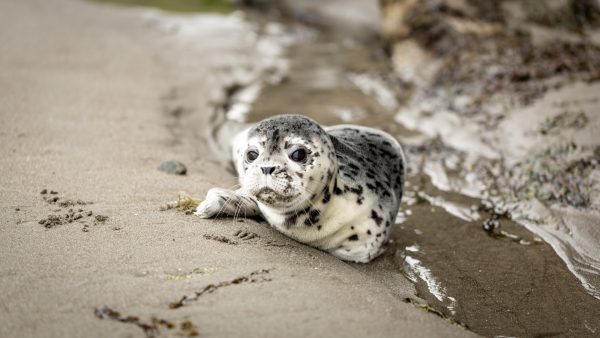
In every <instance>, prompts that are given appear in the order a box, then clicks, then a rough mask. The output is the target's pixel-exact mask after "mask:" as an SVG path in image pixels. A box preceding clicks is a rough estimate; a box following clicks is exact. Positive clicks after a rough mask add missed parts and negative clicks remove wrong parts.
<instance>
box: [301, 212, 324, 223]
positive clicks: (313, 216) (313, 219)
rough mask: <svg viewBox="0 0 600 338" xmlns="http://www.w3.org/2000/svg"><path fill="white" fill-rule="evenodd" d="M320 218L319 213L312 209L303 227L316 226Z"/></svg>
mask: <svg viewBox="0 0 600 338" xmlns="http://www.w3.org/2000/svg"><path fill="white" fill-rule="evenodd" d="M320 217H321V213H320V212H319V210H316V209H313V210H311V211H309V212H308V217H307V218H306V220H305V221H304V225H307V226H311V225H313V224H317V223H318V222H319V218H320Z"/></svg>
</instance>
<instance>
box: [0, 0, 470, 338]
mask: <svg viewBox="0 0 600 338" xmlns="http://www.w3.org/2000/svg"><path fill="white" fill-rule="evenodd" d="M211 20H212V21H214V22H215V26H214V27H215V28H214V30H213V31H210V30H208V31H207V32H206V34H205V37H204V38H200V39H198V40H197V41H196V43H194V44H190V43H189V41H188V42H185V41H184V40H181V39H177V38H175V36H174V35H169V34H167V33H165V32H166V30H165V29H164V27H162V28H160V27H159V26H160V25H154V24H152V23H151V21H152V20H148V19H147V18H143V16H140V15H139V12H138V11H136V10H122V9H115V8H112V7H103V6H98V5H95V4H91V3H85V2H79V1H74V0H73V1H67V0H61V1H58V0H57V1H52V2H49V1H43V0H31V1H18V0H13V1H8V0H7V1H2V2H0V45H1V52H0V93H1V94H0V142H1V144H2V147H0V157H1V158H2V160H1V161H0V168H1V173H2V174H1V175H0V217H1V219H2V222H1V224H0V248H1V249H0V250H1V252H0V257H1V259H0V290H1V292H0V336H1V337H83V336H85V337H107V336H112V337H142V336H144V332H143V331H142V329H141V328H140V327H138V326H136V325H134V324H123V323H118V322H115V321H112V320H101V319H99V318H97V317H96V316H95V315H94V309H96V308H101V307H102V306H105V305H106V306H108V307H110V308H112V309H114V310H117V311H119V312H121V313H122V314H123V315H132V316H133V315H135V316H139V320H140V321H143V322H148V323H149V322H150V318H151V317H152V316H155V317H157V318H162V319H165V320H167V321H170V322H173V323H175V324H178V325H179V324H181V323H182V321H184V322H183V324H184V325H183V328H181V327H178V328H174V329H167V328H166V325H163V324H160V323H159V324H156V325H157V326H158V327H160V328H161V332H163V333H165V334H167V333H168V334H174V333H177V332H179V333H182V334H187V335H190V334H192V333H194V332H195V331H197V332H198V333H199V334H200V335H201V336H281V335H283V334H285V335H286V336H298V337H300V336H325V335H327V336H356V337H359V336H367V335H369V336H394V337H397V336H411V337H414V336H427V337H429V336H444V337H451V336H467V335H470V333H469V332H468V331H465V330H463V329H462V328H460V327H458V326H456V325H453V324H450V323H449V322H447V321H444V320H443V319H441V318H439V317H436V316H434V315H432V314H429V313H426V312H423V311H421V310H419V309H417V308H415V307H414V306H412V305H409V304H407V303H404V302H403V301H402V299H403V297H406V296H410V295H412V294H413V292H414V290H413V289H412V286H411V284H410V283H408V282H407V281H406V279H405V278H404V277H403V276H402V275H401V274H400V273H398V272H394V269H393V268H390V269H386V262H385V261H378V262H377V263H375V264H372V265H369V266H357V265H352V264H346V263H344V262H341V261H339V260H337V259H336V258H334V257H332V256H329V255H327V254H325V253H323V252H319V251H317V250H314V249H311V248H308V247H306V246H303V245H300V244H297V243H295V242H293V241H291V240H289V239H287V238H285V237H283V236H282V235H280V234H278V233H276V232H275V231H273V230H271V229H269V228H267V227H266V226H264V225H261V224H258V223H256V222H252V221H245V222H235V221H233V220H231V219H225V220H217V221H214V220H209V221H206V220H200V219H197V218H195V217H193V216H188V215H184V214H183V213H177V212H175V211H165V212H161V211H159V206H160V205H161V204H163V203H164V202H166V201H167V200H170V199H172V198H173V197H174V196H175V195H176V193H177V192H178V191H187V192H189V193H191V194H193V195H196V196H202V195H204V193H205V192H206V191H207V190H208V189H209V188H210V187H213V186H231V185H233V184H234V183H235V182H234V178H233V177H232V176H230V175H229V174H226V173H224V171H223V169H222V168H221V167H220V166H219V165H218V163H217V161H215V160H214V159H213V156H212V155H211V154H210V152H209V151H208V148H207V145H206V139H207V134H208V132H209V130H208V128H207V125H208V122H209V118H210V115H211V111H212V110H211V108H210V104H209V98H210V96H209V95H208V93H210V92H211V91H212V90H214V88H215V86H219V84H220V83H221V82H220V81H221V79H220V75H219V73H218V71H217V70H218V69H219V67H222V66H223V63H224V61H223V60H227V59H235V57H236V54H237V53H240V52H243V50H242V49H243V47H244V44H242V43H240V40H239V39H240V37H239V36H237V35H236V34H235V29H233V28H232V29H231V31H228V28H227V27H229V26H228V25H229V23H231V22H230V21H231V20H233V21H235V20H234V19H229V20H230V21H227V20H225V23H223V22H222V21H223V19H222V18H220V17H215V16H207V17H206V21H205V22H212V21H211ZM220 20H221V21H220ZM236 20H237V19H236ZM207 27H208V26H207ZM217 32H219V33H221V34H220V35H219V34H216V33H217ZM230 33H231V34H230ZM246 61H248V62H251V60H246ZM172 158H174V159H178V160H180V161H182V162H184V163H186V164H187V165H188V175H187V176H183V177H180V176H172V175H168V174H165V173H163V172H160V171H158V170H156V167H157V166H158V164H159V163H160V162H161V161H163V160H168V159H172ZM43 189H49V191H50V190H55V191H57V192H58V194H57V195H40V191H42V190H43ZM44 196H54V197H59V200H58V202H61V201H64V200H67V199H73V200H78V199H81V200H83V201H90V202H93V204H88V205H81V206H79V205H75V206H70V207H60V206H59V205H57V204H52V203H48V202H47V201H44V200H43V197H44ZM69 208H72V209H74V212H75V213H76V214H77V213H78V209H79V208H81V209H82V210H84V216H83V217H82V218H81V219H78V220H75V221H73V222H72V223H66V224H62V225H58V226H55V227H53V228H51V229H47V228H45V227H44V226H43V225H40V224H38V221H39V220H41V219H43V218H46V217H47V216H48V215H55V214H56V215H64V214H65V213H68V209H69ZM17 209H18V210H17ZM56 210H58V211H56ZM87 211H92V212H93V215H92V216H87V214H86V213H85V212H87ZM96 215H105V216H108V220H106V221H104V222H102V221H98V220H96V219H95V216H96ZM80 222H83V223H80ZM85 224H87V228H86V226H85ZM83 229H86V230H87V232H86V231H82V230H83ZM238 230H243V231H249V232H253V233H256V237H254V238H251V239H243V238H238V237H240V236H239V235H238V236H237V237H236V236H234V234H235V233H236V232H237V231H238ZM204 235H207V236H206V237H205V236H204ZM211 236H213V237H214V236H224V237H226V238H228V239H230V240H231V241H234V242H235V243H237V244H227V243H223V242H222V241H219V240H214V239H210V237H211ZM207 237H208V238H207ZM217 239H218V237H217ZM263 269H267V270H268V271H269V272H268V273H262V274H258V275H255V276H253V277H249V279H248V280H244V279H242V280H237V282H239V283H237V284H231V285H229V284H222V285H224V286H223V287H221V288H217V289H215V290H212V289H209V291H211V290H212V291H214V292H212V293H205V294H203V295H201V296H200V297H199V298H198V300H197V301H194V302H190V303H189V304H188V305H186V306H184V307H182V308H179V309H169V303H171V302H175V301H178V300H179V299H180V298H181V297H182V296H184V295H191V294H193V293H194V292H196V291H201V290H202V289H203V288H204V287H205V286H207V285H209V284H211V283H213V284H215V283H219V282H226V281H231V280H233V279H234V278H236V277H240V276H247V275H248V274H250V273H251V272H253V271H261V270H263ZM245 281H246V282H245ZM251 281H254V282H251ZM390 286H391V287H390ZM104 313H105V314H106V311H105V312H104ZM185 320H189V321H190V322H191V323H192V324H188V323H187V322H185ZM132 321H133V319H132ZM146 333H147V334H151V333H152V332H151V330H146Z"/></svg>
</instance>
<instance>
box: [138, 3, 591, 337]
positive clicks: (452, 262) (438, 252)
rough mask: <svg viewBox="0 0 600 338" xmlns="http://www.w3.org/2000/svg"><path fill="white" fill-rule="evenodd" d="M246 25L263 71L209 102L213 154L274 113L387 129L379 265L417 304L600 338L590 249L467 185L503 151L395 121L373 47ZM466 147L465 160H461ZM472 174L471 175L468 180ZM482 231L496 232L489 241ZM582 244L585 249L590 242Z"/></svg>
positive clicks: (479, 322) (531, 329) (484, 327)
mask: <svg viewBox="0 0 600 338" xmlns="http://www.w3.org/2000/svg"><path fill="white" fill-rule="evenodd" d="M128 2H131V1H128ZM251 17H252V18H253V20H252V21H254V22H255V23H256V25H257V26H258V29H256V30H254V29H253V27H251V25H249V27H250V28H252V29H253V30H252V31H251V32H250V33H249V36H250V38H251V39H254V40H255V41H256V45H257V46H259V47H260V48H258V49H259V52H260V53H261V55H262V60H263V61H264V62H261V63H260V64H258V65H256V64H251V65H249V64H243V65H240V67H238V68H236V67H233V69H229V70H228V71H229V72H230V73H231V78H232V80H231V85H230V86H228V87H227V88H225V90H224V93H222V95H221V96H220V97H219V98H218V99H215V102H217V103H216V104H215V107H216V108H215V116H214V117H215V118H214V120H213V125H212V126H211V128H213V130H214V133H213V135H214V136H215V140H214V141H215V142H214V143H215V147H217V148H218V146H219V145H220V144H222V143H223V141H224V140H227V139H229V138H230V136H231V135H232V134H233V133H235V131H237V130H239V128H241V127H242V126H243V125H242V124H241V123H240V122H255V121H258V120H261V119H263V118H265V117H268V116H272V115H276V114H281V113H299V114H305V115H307V116H310V117H312V118H314V119H315V120H317V121H319V122H320V123H323V124H327V125H331V124H338V123H354V124H361V125H366V126H371V127H377V128H380V129H383V130H385V131H387V132H389V133H391V134H392V135H394V136H396V137H397V138H398V139H399V140H401V141H403V143H404V145H405V148H406V151H407V155H408V161H409V163H408V169H409V176H408V181H407V187H406V192H405V197H404V199H403V204H402V207H401V210H402V211H401V214H400V215H399V217H398V220H397V225H396V227H395V230H394V232H393V234H392V241H391V243H390V246H389V248H388V251H387V253H386V254H385V255H384V256H383V257H382V258H380V259H381V260H384V261H388V262H394V263H395V265H396V267H397V269H398V271H402V272H403V273H404V274H405V275H406V277H407V278H408V279H409V280H411V281H412V282H413V283H414V284H415V286H416V288H417V290H418V296H419V297H420V298H422V299H424V300H426V301H427V302H428V303H429V305H430V306H432V307H433V308H434V309H435V310H436V311H439V313H440V315H442V316H445V317H448V318H451V319H453V320H455V321H457V322H459V323H463V324H465V325H467V326H468V327H469V328H470V329H471V330H473V331H474V332H477V333H479V334H483V335H486V336H496V335H516V336H524V335H525V336H534V335H540V336H550V335H569V336H570V335H582V336H585V335H594V334H598V333H600V324H599V323H598V320H597V318H600V301H598V300H597V299H595V298H593V297H592V296H590V294H588V293H586V289H584V287H583V286H582V282H583V283H588V285H587V287H588V291H590V290H591V291H593V290H594V288H598V280H597V279H593V277H594V276H596V277H597V276H598V274H597V270H598V269H597V268H596V270H594V268H593V266H592V269H586V267H589V266H591V263H590V262H592V263H593V262H597V261H594V260H593V259H594V256H593V250H592V251H590V252H592V254H591V255H588V256H589V257H588V256H582V255H581V254H580V253H581V252H582V250H581V248H585V247H582V246H581V245H580V244H581V241H578V238H576V237H573V236H572V235H571V234H570V233H569V231H563V230H561V231H559V232H554V234H553V233H552V230H553V229H544V228H541V227H540V226H539V224H533V225H531V226H530V227H529V229H530V230H532V231H533V232H534V233H532V232H529V231H528V230H527V229H526V228H524V227H523V226H522V224H521V225H520V224H517V223H515V222H514V221H512V220H510V219H509V218H508V217H506V216H505V214H504V212H503V211H502V210H501V211H500V212H497V210H496V211H494V210H488V208H486V207H482V200H480V199H479V198H481V197H482V196H483V197H489V196H486V195H485V194H484V193H483V192H485V191H486V190H491V189H492V188H496V187H493V185H492V184H488V183H489V182H481V181H479V180H478V179H477V177H476V176H477V175H471V174H473V173H474V172H472V171H473V170H475V169H477V168H478V167H477V164H478V162H477V159H476V157H473V156H470V155H472V154H473V153H474V154H479V155H481V154H491V153H494V154H496V156H493V157H492V158H491V159H489V160H490V161H491V163H492V164H494V163H495V162H493V161H498V159H501V158H502V156H506V154H503V152H502V149H492V148H490V147H489V146H488V145H487V143H486V142H485V140H479V139H477V138H476V137H474V135H477V133H478V132H479V130H478V129H477V128H476V126H474V127H473V128H469V126H467V125H464V124H461V123H463V122H464V121H460V120H456V119H455V118H454V117H453V116H451V115H444V114H437V115H435V116H437V117H438V120H436V121H429V120H423V119H421V120H419V119H420V118H422V117H423V116H420V115H417V116H411V115H410V114H397V112H398V110H399V109H402V108H405V107H406V106H407V101H406V98H407V96H408V94H409V92H408V89H406V88H403V86H402V84H400V83H397V81H396V80H395V78H394V76H392V75H390V74H391V73H392V71H391V69H390V67H389V65H388V61H387V59H386V57H385V56H384V54H383V51H382V50H381V49H380V47H379V45H378V44H377V41H372V42H371V43H372V44H366V43H365V42H361V41H359V40H356V39H352V38H349V37H347V36H339V35H333V34H329V33H326V32H323V31H318V30H316V29H314V28H311V27H306V26H303V25H300V24H298V23H297V22H293V21H292V22H286V24H283V25H282V24H279V23H273V22H272V21H270V20H267V19H266V16H265V15H264V13H260V14H257V13H254V14H252V15H251ZM244 24H246V23H244ZM181 25H185V24H183V23H182V24H181ZM181 31H182V32H185V30H181ZM389 88H394V90H390V89H389ZM425 117H426V118H427V116H425ZM429 122H432V123H429ZM433 122H435V123H433ZM453 123H454V124H453ZM520 123H521V124H522V125H525V124H526V123H524V122H523V121H521V122H520ZM405 126H409V127H411V128H413V129H416V130H420V131H414V130H409V129H407V128H406V127H405ZM429 126H431V127H434V128H438V127H444V126H445V127H444V128H445V129H444V130H446V131H447V133H444V132H439V133H438V134H441V135H442V137H432V135H435V133H430V132H431V131H430V130H428V129H430V128H429ZM448 126H454V127H453V129H448ZM509 129H510V126H509ZM457 130H460V131H461V133H456V131H457ZM444 135H446V136H451V137H444ZM500 136H502V135H500ZM505 137H506V135H505ZM476 141H477V142H476ZM461 146H467V147H468V148H469V149H470V152H471V154H469V152H465V151H464V149H463V150H462V152H461V150H460V149H461ZM457 149H459V150H457ZM215 150H216V152H221V153H222V151H221V149H215ZM465 154H466V155H465ZM469 166H471V167H472V168H473V169H472V171H471V172H469V171H468V170H467V171H464V170H463V169H464V168H465V167H469ZM461 170H463V171H461ZM494 170H496V171H494ZM502 170H503V169H502V166H497V167H493V170H492V173H491V175H492V176H494V175H496V176H501V175H502V174H503V172H502ZM457 191H458V192H457ZM559 211H560V210H559ZM562 211H564V212H566V213H568V214H570V215H571V219H573V218H579V219H580V220H583V222H584V223H585V222H587V225H588V227H587V228H583V229H592V230H593V229H595V228H594V227H593V226H590V225H592V222H593V221H594V220H593V219H592V220H590V219H588V218H586V217H587V216H585V217H584V216H581V215H578V214H577V213H576V212H573V211H572V210H566V211H565V210H562ZM562 211H561V212H562ZM572 215H574V216H572ZM488 219H492V220H493V221H495V222H497V223H498V224H499V225H500V227H499V228H497V229H496V230H495V231H490V232H486V231H484V230H483V227H482V225H483V223H484V222H486V221H487V220H488ZM521 223H524V222H521ZM488 224H489V223H488ZM567 228H569V227H567ZM571 232H572V230H571ZM545 234H549V235H548V236H545ZM577 235H580V236H579V238H584V237H586V236H588V237H587V238H588V239H589V238H590V237H589V235H590V234H589V233H587V234H583V235H581V234H577ZM537 236H540V237H541V238H538V237H537ZM595 236H596V235H594V234H592V236H591V238H592V241H593V238H597V237H595ZM553 238H559V239H561V240H562V241H559V242H558V243H556V242H553V241H552V239H553ZM573 238H575V239H573ZM542 239H543V240H545V241H547V242H549V243H550V244H551V245H552V246H551V245H549V244H547V243H545V242H543V241H542ZM596 244H597V243H591V245H592V246H591V247H592V248H594V245H596ZM553 249H554V250H553ZM583 252H584V253H585V250H583ZM557 253H558V254H559V255H557ZM561 258H562V260H561ZM565 262H572V263H574V264H571V265H569V266H567V265H565ZM574 274H578V276H579V277H580V280H578V278H577V277H576V276H575V275H574ZM581 276H585V278H583V279H582V278H581ZM590 281H591V282H590Z"/></svg>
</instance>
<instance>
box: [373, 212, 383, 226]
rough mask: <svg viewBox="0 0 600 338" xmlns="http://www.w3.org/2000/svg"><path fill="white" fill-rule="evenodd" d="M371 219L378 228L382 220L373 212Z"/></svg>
mask: <svg viewBox="0 0 600 338" xmlns="http://www.w3.org/2000/svg"><path fill="white" fill-rule="evenodd" d="M371 218H372V219H373V220H374V221H375V224H377V226H380V225H381V222H383V218H381V217H380V216H379V214H378V213H377V212H376V211H375V210H371Z"/></svg>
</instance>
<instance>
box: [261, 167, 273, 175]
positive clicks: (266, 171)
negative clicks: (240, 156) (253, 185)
mask: <svg viewBox="0 0 600 338" xmlns="http://www.w3.org/2000/svg"><path fill="white" fill-rule="evenodd" d="M260 170H262V172H263V174H265V175H271V174H272V173H273V172H274V171H275V167H261V168H260Z"/></svg>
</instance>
